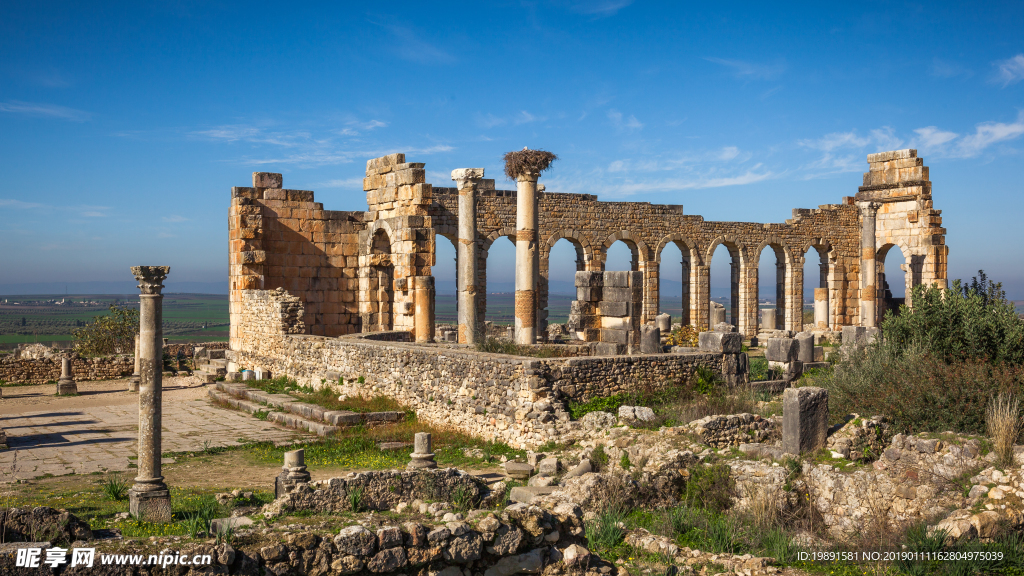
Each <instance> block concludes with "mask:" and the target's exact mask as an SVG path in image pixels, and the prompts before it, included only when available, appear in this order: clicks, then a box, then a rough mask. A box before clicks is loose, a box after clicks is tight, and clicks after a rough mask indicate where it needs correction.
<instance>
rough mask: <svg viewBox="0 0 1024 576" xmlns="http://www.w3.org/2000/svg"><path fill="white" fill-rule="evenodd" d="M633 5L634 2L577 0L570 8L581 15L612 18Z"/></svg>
mask: <svg viewBox="0 0 1024 576" xmlns="http://www.w3.org/2000/svg"><path fill="white" fill-rule="evenodd" d="M632 3H633V0H577V1H574V2H572V3H570V5H569V8H570V9H571V10H572V11H573V12H579V13H581V14H594V15H597V16H612V15H613V14H615V13H616V12H618V11H619V10H622V9H623V8H625V7H626V6H629V5H630V4H632Z"/></svg>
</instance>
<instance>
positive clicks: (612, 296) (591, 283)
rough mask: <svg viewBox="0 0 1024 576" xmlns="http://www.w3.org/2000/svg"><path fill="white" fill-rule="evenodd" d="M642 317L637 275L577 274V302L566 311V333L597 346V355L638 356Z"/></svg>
mask: <svg viewBox="0 0 1024 576" xmlns="http://www.w3.org/2000/svg"><path fill="white" fill-rule="evenodd" d="M642 314H643V274H641V273H640V272H587V271H583V272H577V273H576V300H573V302H572V305H571V308H570V311H569V322H568V324H569V329H570V330H571V331H573V332H575V333H576V335H577V337H578V338H580V339H581V340H583V341H584V342H597V343H598V344H597V345H596V346H595V352H596V353H597V354H599V355H602V356H611V355H615V354H625V353H627V352H629V353H638V352H639V351H640V317H641V316H642Z"/></svg>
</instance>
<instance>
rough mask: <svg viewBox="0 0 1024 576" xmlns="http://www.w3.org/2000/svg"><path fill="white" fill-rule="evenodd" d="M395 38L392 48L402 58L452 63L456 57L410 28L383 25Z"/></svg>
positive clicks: (424, 61)
mask: <svg viewBox="0 0 1024 576" xmlns="http://www.w3.org/2000/svg"><path fill="white" fill-rule="evenodd" d="M385 27H386V28H387V29H388V31H389V32H391V36H392V37H393V39H394V40H395V42H394V43H393V44H392V49H393V50H394V51H395V53H396V54H397V55H398V57H399V58H402V59H403V60H409V61H410V62H417V63H419V64H454V63H455V62H456V58H455V57H454V56H452V55H451V54H449V53H448V52H445V51H444V50H442V49H441V48H438V44H437V42H430V41H427V40H423V39H422V38H420V36H419V35H418V34H417V33H416V31H414V30H413V29H412V28H407V27H405V26H397V25H388V26H385Z"/></svg>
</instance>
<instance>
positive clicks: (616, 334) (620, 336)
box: [601, 329, 629, 344]
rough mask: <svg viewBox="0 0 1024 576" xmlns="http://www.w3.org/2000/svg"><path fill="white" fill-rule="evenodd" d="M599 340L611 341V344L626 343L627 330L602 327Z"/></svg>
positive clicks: (627, 341) (627, 337) (627, 338)
mask: <svg viewBox="0 0 1024 576" xmlns="http://www.w3.org/2000/svg"><path fill="white" fill-rule="evenodd" d="M601 342H611V343H613V344H628V343H629V332H628V331H626V330H609V329H602V330H601Z"/></svg>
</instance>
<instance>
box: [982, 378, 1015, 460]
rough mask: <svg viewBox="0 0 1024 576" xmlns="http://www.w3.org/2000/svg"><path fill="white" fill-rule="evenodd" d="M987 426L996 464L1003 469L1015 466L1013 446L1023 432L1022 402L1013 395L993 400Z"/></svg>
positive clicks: (989, 407)
mask: <svg viewBox="0 0 1024 576" xmlns="http://www.w3.org/2000/svg"><path fill="white" fill-rule="evenodd" d="M985 425H986V427H987V428H988V434H989V436H990V437H991V438H992V449H993V451H994V452H995V453H996V463H997V464H998V465H999V466H1003V467H1009V466H1013V464H1014V454H1013V445H1014V444H1015V443H1016V442H1017V438H1019V437H1020V432H1021V417H1020V400H1018V399H1017V398H1014V397H1013V395H1011V394H999V395H998V396H996V397H995V398H993V399H992V400H991V401H989V405H988V408H987V409H986V410H985Z"/></svg>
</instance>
